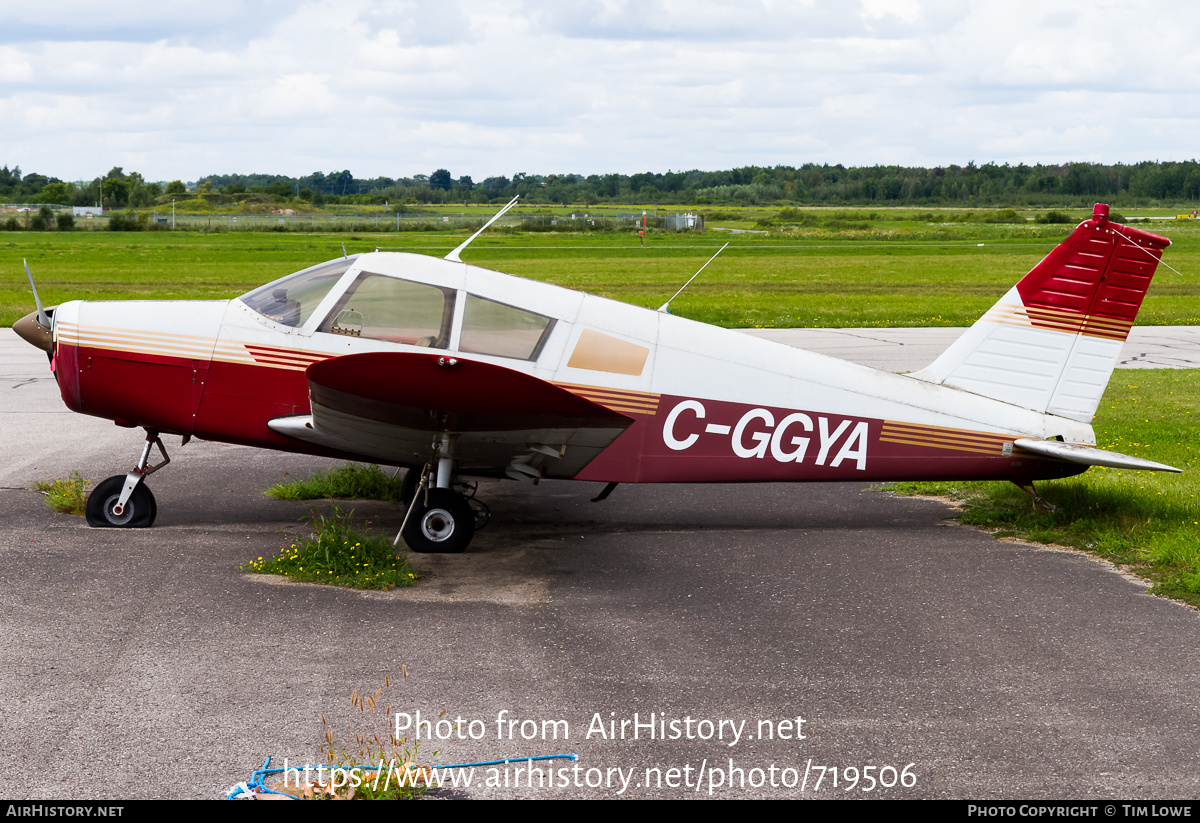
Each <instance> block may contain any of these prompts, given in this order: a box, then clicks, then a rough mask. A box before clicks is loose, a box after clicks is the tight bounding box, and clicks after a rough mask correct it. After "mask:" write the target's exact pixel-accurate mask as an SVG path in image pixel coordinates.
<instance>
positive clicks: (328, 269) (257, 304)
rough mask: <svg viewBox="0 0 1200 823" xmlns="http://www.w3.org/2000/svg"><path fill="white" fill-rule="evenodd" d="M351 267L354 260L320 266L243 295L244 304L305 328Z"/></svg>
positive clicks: (290, 324)
mask: <svg viewBox="0 0 1200 823" xmlns="http://www.w3.org/2000/svg"><path fill="white" fill-rule="evenodd" d="M355 256H357V255H355ZM352 265H354V257H344V258H342V259H340V260H331V261H330V262H328V263H321V264H320V265H317V266H312V267H310V268H307V269H304V270H303V271H298V272H296V273H295V274H289V275H288V276H287V277H283V278H281V279H279V280H276V281H275V282H273V283H268V284H267V285H265V286H262V287H260V288H257V289H255V290H254V291H252V292H250V293H249V294H246V295H243V296H242V298H241V301H242V302H243V303H245V304H246V305H247V306H249V307H250V308H252V309H254V310H255V311H256V312H258V313H259V314H261V315H263V316H264V317H268V318H270V319H271V320H274V321H275V322H277V323H282V324H283V325H285V326H296V327H299V326H303V325H304V321H305V320H307V319H308V318H309V315H311V314H312V313H313V311H314V310H315V309H316V308H317V306H318V305H319V304H320V302H321V300H323V299H324V297H325V295H326V294H328V293H329V290H330V289H332V288H333V287H334V285H335V284H336V283H337V281H338V280H340V279H341V276H342V275H343V274H345V273H346V271H347V269H349V268H350V267H351V266H352Z"/></svg>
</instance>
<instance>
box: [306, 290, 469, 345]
mask: <svg viewBox="0 0 1200 823" xmlns="http://www.w3.org/2000/svg"><path fill="white" fill-rule="evenodd" d="M453 316H454V290H453V289H444V288H440V287H438V286H430V285H428V284H426V283H414V282H412V281H411V280H401V279H399V278H397V277H386V276H384V275H381V274H371V273H370V272H363V273H362V274H361V275H359V276H358V278H357V279H356V280H355V281H354V283H352V284H351V286H350V288H349V289H347V290H346V293H345V294H344V295H342V298H341V299H340V300H339V301H338V303H337V305H336V306H335V307H334V309H333V311H331V312H330V313H329V316H328V317H327V318H325V321H324V322H323V323H321V327H320V329H319V331H323V332H326V333H328V334H342V335H347V336H349V337H367V338H370V339H373V340H386V341H388V342H390V343H405V344H407V345H410V346H427V347H430V348H435V349H444V348H446V346H447V344H448V342H449V339H450V322H451V319H452V318H453Z"/></svg>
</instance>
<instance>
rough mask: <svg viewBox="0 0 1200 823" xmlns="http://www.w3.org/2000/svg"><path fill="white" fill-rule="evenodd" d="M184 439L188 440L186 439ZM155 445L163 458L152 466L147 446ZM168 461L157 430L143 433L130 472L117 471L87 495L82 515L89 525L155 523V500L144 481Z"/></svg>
mask: <svg viewBox="0 0 1200 823" xmlns="http://www.w3.org/2000/svg"><path fill="white" fill-rule="evenodd" d="M184 442H185V443H186V442H187V440H186V439H185V440H184ZM152 446H158V451H159V453H160V454H162V461H161V462H159V463H157V464H155V465H153V466H151V465H148V464H149V462H150V449H151V447H152ZM170 462H171V458H170V457H168V456H167V450H166V449H165V448H164V447H163V444H162V440H160V439H159V437H158V432H152V431H151V432H147V433H146V444H145V446H143V448H142V456H141V458H140V459H139V460H138V462H137V465H136V466H135V467H134V468H133V469H132V470H131V471H130V472H129V474H116V475H113V476H112V477H110V478H108V479H107V480H104V481H102V482H101V483H99V484H98V485H97V486H96V488H94V489H92V493H91V494H89V495H88V499H87V505H86V506H85V507H84V515H85V516H86V517H87V522H88V525H89V526H93V527H97V528H105V527H107V528H114V529H146V528H149V527H150V526H151V525H153V524H154V518H155V517H156V516H157V515H158V504H157V503H156V502H155V500H154V494H153V493H152V492H151V491H150V488H149V487H148V486H147V485H146V476H147V475H150V474H153V473H154V472H156V471H158V470H159V469H161V468H162V467H163V466H165V465H167V464H168V463H170Z"/></svg>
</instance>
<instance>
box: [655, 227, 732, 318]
mask: <svg viewBox="0 0 1200 823" xmlns="http://www.w3.org/2000/svg"><path fill="white" fill-rule="evenodd" d="M728 245H729V244H728V243H726V244H725V246H728ZM725 246H721V248H719V249H717V254H720V253H721V252H723V251H725ZM717 254H714V255H713V256H712V257H710V258H708V263H711V262H712V261H714V260H716V259H717ZM708 263H705V264H704V265H703V266H701V267H700V268H698V269H696V273H695V274H693V275H692V276H691V277H689V278H688V281H687V282H686V283H684V284H683V285H682V286H680V287H679V291H677V292H675V293H674V294H672V295H671V300H674V299H675V298H676V297H678V296H679V295H680V294H682V293H683V290H684V289H686V288H687V287H688V286H690V285H691V284H692V281H693V280H695V279H696V278H697V277H698V276H699V275H700V272H702V271H704V269H705V268H707V267H708ZM671 300H668V301H667V302H666V303H663V304H662V305H661V306H659V307H658V310H659V311H665V312H667V313H668V314H669V313H670V308H669V306H670V305H671Z"/></svg>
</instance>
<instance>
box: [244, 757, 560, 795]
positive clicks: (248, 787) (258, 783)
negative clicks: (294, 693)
mask: <svg viewBox="0 0 1200 823" xmlns="http://www.w3.org/2000/svg"><path fill="white" fill-rule="evenodd" d="M578 759H579V753H578V752H574V753H572V754H541V755H537V756H535V757H506V758H504V759H503V760H484V761H480V762H478V763H452V764H450V765H448V766H436V767H431V768H437V769H470V768H474V767H476V766H502V765H504V764H505V763H530V762H532V761H535V760H571V761H575V760H578ZM270 766H271V758H270V757H269V756H268V757H267V759H266V760H265V761H264V762H263V764H262V768H259V769H255V771H254V774H252V775H250V780H249V782H243V783H239V784H237V785H236V786H234V787H233V788H232V789H230V790H229V791H228V792H227V793H226V794H225V799H226V800H234V799H236V798H239V797H242V796H245V797H248V798H249V797H253V796H254V795H255V794H277V795H280V796H282V797H286V798H288V799H292V800H294V799H295V798H293V797H292V796H291V795H290V794H285V793H284V792H278V791H275V790H274V789H268V788H267V786H266V784H265V783H263V778H264V777H266V776H267V775H269V774H279V773H280V772H283V771H287V769H272V768H270ZM330 768H333V767H330ZM337 768H344V769H348V770H349V769H362V770H363V771H372V772H373V771H378V770H379V767H378V766H376V765H374V764H369V765H365V766H362V765H354V766H339V767H337Z"/></svg>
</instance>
